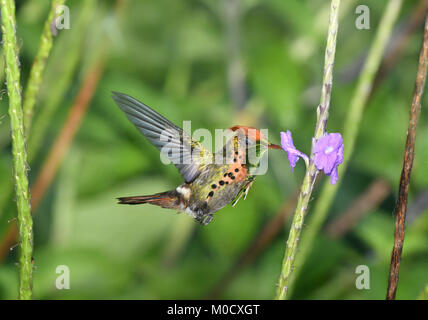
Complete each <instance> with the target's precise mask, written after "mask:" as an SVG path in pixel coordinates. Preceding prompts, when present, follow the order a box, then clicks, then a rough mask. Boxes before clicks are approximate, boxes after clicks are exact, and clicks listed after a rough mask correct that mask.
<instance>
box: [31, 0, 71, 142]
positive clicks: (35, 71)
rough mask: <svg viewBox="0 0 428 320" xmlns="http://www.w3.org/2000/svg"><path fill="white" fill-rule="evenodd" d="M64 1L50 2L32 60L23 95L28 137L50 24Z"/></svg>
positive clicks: (48, 48)
mask: <svg viewBox="0 0 428 320" xmlns="http://www.w3.org/2000/svg"><path fill="white" fill-rule="evenodd" d="M64 2H65V0H52V5H51V9H50V11H49V15H48V18H47V19H46V22H45V25H44V27H43V32H42V36H41V38H40V43H39V49H38V51H37V55H36V57H35V59H34V63H33V66H32V68H31V71H30V77H29V79H28V83H27V88H26V90H25V94H24V107H23V109H24V117H25V118H24V124H25V133H26V135H27V136H28V133H29V131H30V126H31V119H32V117H33V110H34V105H35V104H36V98H37V94H38V92H39V89H40V84H41V83H42V77H43V72H44V70H45V67H46V61H47V59H48V56H49V53H50V51H51V48H52V42H53V34H52V29H51V26H52V23H54V19H55V15H56V10H57V8H58V7H59V6H60V5H63V4H64Z"/></svg>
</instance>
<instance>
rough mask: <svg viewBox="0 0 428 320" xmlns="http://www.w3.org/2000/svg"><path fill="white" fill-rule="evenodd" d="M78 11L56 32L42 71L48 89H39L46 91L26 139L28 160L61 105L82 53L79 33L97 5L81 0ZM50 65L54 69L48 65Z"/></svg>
mask: <svg viewBox="0 0 428 320" xmlns="http://www.w3.org/2000/svg"><path fill="white" fill-rule="evenodd" d="M81 3H82V5H81V7H80V8H79V9H80V10H79V13H78V15H76V16H77V18H76V20H75V21H74V22H73V21H72V22H73V24H72V25H73V27H72V28H71V29H70V30H67V33H64V34H60V36H59V37H58V42H57V45H56V49H57V50H55V51H56V52H53V53H52V56H51V57H50V59H49V60H50V61H49V67H48V69H47V70H46V75H45V80H44V84H43V87H45V85H46V88H49V89H48V90H43V91H45V92H46V93H45V94H44V95H43V93H42V96H43V97H42V96H41V97H40V98H41V99H40V100H41V101H43V108H41V109H40V111H39V112H38V114H37V116H36V117H35V119H34V124H33V128H34V130H33V131H32V133H31V136H30V137H29V141H28V155H29V162H30V163H31V162H32V161H33V159H34V158H35V156H36V154H37V152H39V150H40V146H41V145H42V143H43V138H44V137H45V135H46V132H47V130H48V128H49V125H51V124H52V122H53V121H52V118H53V117H54V115H55V112H56V111H57V109H58V107H59V106H60V104H61V101H62V99H63V98H64V96H65V94H66V92H67V90H68V89H69V88H70V86H71V82H72V80H73V76H74V73H75V71H76V68H77V66H78V63H79V58H80V57H81V53H82V46H83V41H84V39H85V37H82V34H84V33H85V30H86V29H87V28H89V25H90V22H91V17H93V16H94V11H95V10H96V8H97V1H94V0H85V1H82V2H81ZM51 66H54V67H55V68H51Z"/></svg>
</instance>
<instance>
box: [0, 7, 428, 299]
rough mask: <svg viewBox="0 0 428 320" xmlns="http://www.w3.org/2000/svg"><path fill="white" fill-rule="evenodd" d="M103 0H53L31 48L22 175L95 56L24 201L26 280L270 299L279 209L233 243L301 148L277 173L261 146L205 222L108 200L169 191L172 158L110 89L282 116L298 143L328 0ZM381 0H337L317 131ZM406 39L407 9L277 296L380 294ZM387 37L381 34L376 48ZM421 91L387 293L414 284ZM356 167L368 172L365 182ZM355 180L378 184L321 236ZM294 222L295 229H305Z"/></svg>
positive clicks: (225, 116) (25, 42)
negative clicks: (394, 53) (50, 20)
mask: <svg viewBox="0 0 428 320" xmlns="http://www.w3.org/2000/svg"><path fill="white" fill-rule="evenodd" d="M118 3H119V7H118V6H117V3H116V1H101V0H98V1H96V0H85V1H76V0H69V1H67V2H66V4H67V5H68V6H69V8H70V17H71V24H70V26H71V28H70V29H69V30H61V31H59V34H58V36H57V37H56V38H55V42H54V47H53V50H52V54H51V56H50V58H49V60H48V65H47V69H46V72H45V75H44V81H43V86H42V89H41V92H40V95H39V98H38V102H37V105H36V109H35V119H34V122H33V126H32V132H31V136H30V137H29V141H28V150H29V154H30V159H29V165H30V167H31V170H30V171H29V179H30V184H31V185H33V184H34V182H35V181H36V179H37V177H38V174H39V173H40V169H41V168H42V166H43V165H44V163H45V161H46V159H47V158H48V155H49V151H50V150H51V148H52V145H53V144H54V142H55V141H56V138H57V137H58V134H59V132H60V131H61V130H62V128H63V127H64V125H65V123H66V120H67V115H68V113H69V111H70V109H71V108H72V106H73V104H74V101H75V99H76V96H77V95H78V93H79V92H80V91H81V90H82V86H83V85H84V81H85V78H86V77H87V75H88V74H90V73H91V72H93V69H94V66H97V65H101V66H102V74H101V77H100V79H99V81H98V82H97V83H96V90H95V94H94V96H93V98H92V99H91V100H90V103H89V105H88V110H87V113H86V114H85V115H84V118H83V121H82V123H81V126H80V127H79V129H78V131H77V133H76V136H75V137H74V139H73V141H72V143H71V144H70V145H69V148H68V150H67V152H66V154H65V156H64V159H63V162H62V163H61V166H60V168H59V170H58V172H57V174H56V176H55V178H54V180H53V182H52V184H51V185H50V186H49V188H48V189H47V191H46V193H45V194H44V197H43V199H42V201H41V202H40V204H39V206H38V207H37V210H36V211H35V212H34V228H35V239H34V248H35V249H34V267H35V271H34V297H35V298H37V299H76V298H78V299H99V298H101V299H200V298H207V297H211V298H224V299H271V298H273V297H274V293H275V289H276V282H277V280H278V276H279V272H280V267H281V262H282V258H283V254H284V246H285V240H286V239H287V237H288V228H289V224H290V219H288V220H287V221H286V222H285V224H283V222H282V221H280V222H279V223H280V224H281V225H280V226H279V228H278V229H279V232H276V233H275V232H274V233H273V235H272V236H271V237H270V238H269V241H267V242H266V243H265V244H262V245H261V247H260V250H259V252H258V253H257V254H254V250H253V251H251V252H252V253H250V254H247V255H245V256H244V258H243V257H242V255H243V253H245V252H246V250H248V248H249V247H250V246H251V245H252V243H254V241H256V243H259V244H260V243H261V242H260V241H259V240H257V239H258V235H259V234H260V232H261V230H262V229H264V228H265V226H266V225H267V224H268V223H269V221H272V219H274V218H275V217H278V212H280V211H281V208H282V207H283V206H284V204H286V203H289V202H290V201H291V200H290V199H292V197H293V194H295V192H296V190H297V189H298V187H299V184H300V183H301V181H302V178H303V175H304V165H303V163H300V162H299V164H298V166H297V167H296V169H295V170H294V173H291V171H290V168H289V164H288V161H287V157H286V154H285V153H282V152H271V153H270V154H269V170H268V173H267V174H266V175H264V176H260V177H258V178H257V181H256V183H255V184H254V186H253V187H252V189H251V190H250V192H249V196H248V198H247V199H246V200H245V201H242V200H241V201H240V202H239V203H238V204H237V205H236V206H235V207H234V208H232V207H231V206H228V207H226V208H224V209H223V210H221V211H220V212H218V213H217V214H216V215H215V218H214V220H213V222H212V223H211V224H209V225H208V226H206V227H202V226H200V225H198V224H196V223H194V222H193V220H192V219H191V218H190V217H188V216H187V215H184V214H180V215H178V214H176V213H175V212H173V211H168V210H165V209H160V208H157V207H154V206H149V205H142V206H119V205H117V204H116V200H115V198H116V197H118V196H127V195H140V194H150V193H156V192H161V191H165V190H169V189H172V188H174V187H175V186H177V185H178V184H180V183H181V177H180V176H179V174H178V172H177V171H176V169H175V167H174V166H172V165H170V166H165V165H163V164H162V163H161V161H160V158H159V152H158V151H157V149H155V148H154V147H153V146H151V145H150V144H149V143H148V142H147V141H146V140H145V139H144V137H142V136H141V135H140V134H139V132H138V131H137V130H136V129H135V128H134V126H133V125H132V124H131V123H130V122H129V121H128V120H127V119H126V117H125V115H124V114H123V113H122V112H121V111H120V110H119V108H118V107H117V106H116V105H115V104H114V102H113V100H112V99H111V91H112V90H114V91H119V92H124V93H128V94H130V95H132V96H134V97H136V98H138V99H140V100H141V101H144V102H145V103H146V104H148V105H149V106H151V107H152V108H154V109H155V110H157V111H158V112H160V113H161V114H163V115H165V116H166V117H167V118H169V119H170V120H171V121H173V122H174V123H176V124H178V125H180V126H181V124H182V121H183V120H191V121H192V129H193V130H195V129H197V128H208V129H210V130H212V131H213V132H214V129H215V128H228V127H230V126H232V125H236V124H241V125H251V126H256V127H260V128H268V129H269V139H270V140H271V141H272V142H273V143H279V142H280V137H279V133H280V131H285V130H291V131H292V133H293V137H294V142H295V145H296V147H297V148H299V149H300V150H302V151H303V152H306V153H308V152H309V150H310V144H311V137H312V135H313V130H314V129H313V128H314V124H315V120H316V107H317V104H318V103H319V97H320V90H321V81H322V69H323V64H324V50H325V39H326V31H327V24H328V13H329V5H330V2H329V1H324V0H310V1H309V0H308V1H301V0H286V1H285V0H265V1H262V0H242V1H227V0H226V1H213V0H182V1H172V0H156V1H155V0H152V1H137V0H133V1H132V0H129V1H118ZM386 3H387V1H351V0H345V1H342V7H341V8H340V11H341V17H340V25H339V34H338V42H337V52H336V63H335V70H334V82H333V91H332V104H331V112H330V118H329V122H328V131H329V132H343V129H344V128H343V122H344V119H345V117H346V114H347V111H348V106H349V101H350V99H351V96H352V94H353V92H354V90H355V87H356V83H357V80H358V74H359V71H360V70H361V67H362V64H363V62H364V58H365V57H366V55H367V51H368V48H369V47H370V45H371V43H372V40H373V38H374V35H375V32H376V29H377V27H378V24H379V20H380V17H381V15H382V13H383V11H384V9H385V6H386ZM358 4H366V5H368V6H369V8H370V29H368V30H358V29H357V28H356V27H355V19H356V18H357V15H356V14H355V8H356V6H357V5H358ZM49 5H50V3H49V1H46V0H45V1H17V20H18V21H17V23H18V30H17V32H18V39H19V46H20V53H21V56H20V60H21V61H20V62H21V70H22V83H23V86H24V87H25V84H26V80H27V78H28V74H29V70H30V68H31V65H32V62H33V59H34V56H35V54H36V52H37V48H38V43H39V39H40V34H41V31H42V28H43V24H44V21H45V19H46V16H47V13H48V10H49ZM417 6H418V1H405V3H404V4H403V7H402V9H401V12H400V16H399V19H398V24H396V26H395V29H394V33H393V35H392V39H391V43H394V41H395V40H397V39H399V35H400V32H403V30H405V27H406V26H408V24H409V23H410V22H411V21H413V20H414V14H415V11H416V10H417ZM409 21H410V22H409ZM421 39H422V24H421V23H419V24H418V25H417V28H415V30H414V32H411V33H410V34H409V37H408V42H406V43H405V44H404V47H403V48H404V50H403V51H402V52H401V54H400V56H399V58H398V60H397V61H396V62H395V63H394V64H393V65H392V66H391V68H389V69H388V73H386V74H385V76H384V77H383V79H381V80H380V81H379V82H378V84H377V85H376V86H375V89H374V91H373V94H372V96H371V99H370V101H369V103H368V105H367V108H366V110H365V112H364V117H363V121H362V123H361V126H360V134H359V136H358V140H357V144H356V148H355V153H354V154H353V156H352V159H351V161H350V166H349V170H348V171H347V172H346V175H345V176H343V177H340V179H342V180H343V181H342V185H341V187H340V190H339V193H338V194H337V197H336V199H335V202H334V205H333V207H332V208H331V210H330V212H329V216H328V220H327V221H326V223H325V228H323V230H322V232H321V233H320V234H319V235H318V236H317V241H316V243H315V246H314V247H313V248H312V249H311V253H310V255H309V258H308V259H307V261H306V262H305V263H304V265H296V266H295V268H300V269H301V272H300V273H299V277H298V279H296V282H295V288H294V290H293V293H292V297H291V298H293V299H384V297H385V295H386V287H387V274H388V270H389V260H390V254H391V250H392V245H393V232H394V217H393V207H394V203H395V199H396V194H397V186H398V181H399V177H400V173H401V167H402V158H403V150H404V143H405V134H406V130H407V124H408V112H409V107H410V104H411V100H412V95H413V88H414V82H415V76H416V68H417V62H418V54H419V48H420V43H421ZM391 50H392V46H388V48H387V50H386V54H388V53H389V52H390V51H391ZM0 81H1V83H2V86H1V91H0V97H1V99H0V177H1V179H0V190H1V192H0V241H1V242H2V243H4V241H5V237H6V235H7V232H8V230H9V229H10V226H11V225H13V224H15V221H14V220H13V217H14V216H15V215H16V206H15V202H14V198H13V195H12V190H13V185H12V159H11V143H10V132H9V128H10V124H9V118H8V115H7V107H8V98H7V93H6V87H5V81H4V66H3V60H2V59H1V63H0ZM427 103H428V97H427V95H425V97H424V99H423V102H422V106H423V109H422V113H421V119H420V123H419V127H418V137H417V142H416V158H415V163H414V170H413V172H412V180H411V182H412V183H411V189H410V203H409V212H408V217H409V219H408V223H407V233H406V240H405V244H404V251H403V260H402V264H401V272H400V282H399V287H398V293H397V298H398V299H416V298H418V297H420V296H421V294H422V292H423V289H424V288H425V286H426V285H427V284H428V233H427V232H428V200H427V198H428V160H427V159H428V116H427V113H426V112H425V111H426V110H425V109H426V108H425V106H426V104H427ZM345 152H346V146H345ZM324 179H325V178H324ZM373 183H377V185H376V186H377V187H374V188H371V187H372V186H373ZM379 184H381V186H382V187H381V188H380V187H379ZM320 186H321V184H319V185H318V188H316V189H315V193H314V194H313V201H312V203H311V204H312V205H313V204H314V203H315V201H317V196H318V194H319V189H320V188H319V187H320ZM379 190H380V191H379ZM382 192H383V194H382ZM379 193H381V196H379ZM367 194H369V195H372V196H373V197H376V196H377V197H378V198H377V201H375V202H374V204H373V205H372V206H370V207H369V208H362V209H361V208H359V207H357V211H358V212H359V215H358V217H357V218H356V221H355V223H354V225H351V226H349V227H348V228H347V229H346V230H345V231H344V232H342V233H341V234H340V236H337V235H335V231H334V226H337V222H338V221H340V220H339V219H341V218H342V217H343V216H346V214H347V213H349V209H350V208H351V209H352V210H355V201H357V200H358V199H361V197H362V195H366V196H367ZM363 199H364V198H363ZM363 202H364V201H363ZM288 214H290V213H288ZM310 214H311V212H309V217H310ZM307 221H309V222H308V223H307V225H306V227H305V228H304V229H303V234H304V233H305V229H306V230H307V229H309V228H311V226H310V220H307ZM345 221H346V219H345ZM273 225H275V224H274V223H273ZM332 226H333V227H332ZM16 251H17V250H16V248H15V249H12V250H10V252H7V256H6V257H4V258H3V260H2V261H1V262H0V263H1V264H0V298H1V299H15V298H16V297H17V267H16V253H17V252H16ZM248 255H249V256H251V258H250V259H248ZM245 257H247V258H245ZM246 261H248V263H246ZM59 265H66V266H68V267H69V268H70V287H71V288H70V289H69V290H58V289H56V287H55V281H56V278H57V277H58V274H56V272H55V271H56V268H57V266H59ZM236 265H238V267H236ZM358 265H367V266H368V267H369V268H370V289H369V290H358V289H357V288H356V287H355V279H356V278H357V276H358V275H357V274H355V269H356V267H357V266H358ZM231 270H233V272H232V271H231ZM228 274H229V275H230V276H227V277H226V278H225V275H228Z"/></svg>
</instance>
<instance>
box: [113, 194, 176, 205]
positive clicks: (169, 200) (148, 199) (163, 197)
mask: <svg viewBox="0 0 428 320" xmlns="http://www.w3.org/2000/svg"><path fill="white" fill-rule="evenodd" d="M117 200H118V201H119V202H118V203H119V204H143V203H149V204H153V205H155V206H160V207H162V208H169V209H180V208H179V207H180V203H181V199H180V197H179V194H178V192H177V191H176V190H171V191H166V192H161V193H156V194H152V195H147V196H133V197H121V198H117Z"/></svg>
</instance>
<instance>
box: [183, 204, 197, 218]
mask: <svg viewBox="0 0 428 320" xmlns="http://www.w3.org/2000/svg"><path fill="white" fill-rule="evenodd" d="M184 212H186V213H187V214H188V215H189V216H191V217H193V218H196V212H195V211H193V210H192V209H190V208H189V207H187V208H186V210H185V211H184Z"/></svg>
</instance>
